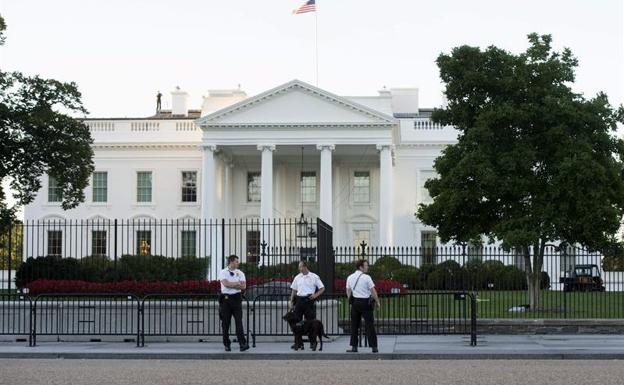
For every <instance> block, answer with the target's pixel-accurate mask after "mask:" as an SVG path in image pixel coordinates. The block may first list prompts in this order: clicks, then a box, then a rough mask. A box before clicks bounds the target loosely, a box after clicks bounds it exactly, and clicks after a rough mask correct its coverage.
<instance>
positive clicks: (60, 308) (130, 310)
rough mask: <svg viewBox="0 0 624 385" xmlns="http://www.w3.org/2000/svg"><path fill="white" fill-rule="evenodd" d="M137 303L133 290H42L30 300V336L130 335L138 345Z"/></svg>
mask: <svg viewBox="0 0 624 385" xmlns="http://www.w3.org/2000/svg"><path fill="white" fill-rule="evenodd" d="M139 309H140V304H139V299H138V298H137V297H136V296H134V295H132V294H71V293H70V294H61V293H55V294H41V295H38V296H37V297H35V299H34V301H33V302H32V307H31V313H32V340H31V346H35V345H36V344H37V336H41V335H54V336H63V335H72V336H76V335H82V336H112V335H116V336H129V337H133V339H135V340H136V344H137V346H139V337H140V325H141V323H140V312H139Z"/></svg>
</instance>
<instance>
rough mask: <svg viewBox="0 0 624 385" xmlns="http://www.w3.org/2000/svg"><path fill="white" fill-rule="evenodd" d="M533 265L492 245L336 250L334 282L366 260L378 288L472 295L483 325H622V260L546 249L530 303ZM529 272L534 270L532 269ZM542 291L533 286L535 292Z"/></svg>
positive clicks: (569, 249)
mask: <svg viewBox="0 0 624 385" xmlns="http://www.w3.org/2000/svg"><path fill="white" fill-rule="evenodd" d="M529 257H530V258H529V260H527V259H526V258H525V256H524V255H522V254H520V253H517V252H516V251H515V250H509V251H505V250H503V249H502V248H500V247H495V246H484V247H476V246H466V247H460V246H452V247H435V248H427V247H369V246H367V245H366V244H362V245H360V246H358V247H337V248H335V260H336V265H335V270H336V276H337V278H344V277H346V275H348V274H350V273H351V272H352V270H353V267H352V264H351V263H350V261H353V260H356V259H358V258H365V259H368V260H369V261H370V263H371V269H370V273H371V275H372V277H373V279H375V280H376V281H383V280H395V281H398V282H400V283H401V284H402V285H403V286H404V288H405V289H406V290H408V291H410V292H423V291H449V290H451V291H452V290H464V291H469V292H475V293H476V295H477V304H478V311H479V318H480V319H483V318H496V319H500V318H527V319H535V318H570V319H596V318H611V319H613V318H620V319H621V318H624V256H621V255H618V254H615V253H614V254H612V255H606V256H605V255H603V254H601V253H599V252H591V251H588V250H586V249H582V248H578V247H573V246H570V245H567V246H564V247H562V246H547V247H546V248H545V251H544V259H543V264H542V266H541V269H539V271H540V273H539V276H540V278H539V290H538V295H537V300H536V301H535V300H534V301H533V303H531V302H532V301H531V298H530V285H529V281H528V279H527V270H529V269H528V268H527V266H530V267H531V269H533V270H535V269H534V268H533V265H532V263H533V255H532V254H531V255H530V256H529ZM529 271H530V270H529ZM537 286H538V285H534V287H537Z"/></svg>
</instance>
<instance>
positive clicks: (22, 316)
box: [0, 293, 32, 345]
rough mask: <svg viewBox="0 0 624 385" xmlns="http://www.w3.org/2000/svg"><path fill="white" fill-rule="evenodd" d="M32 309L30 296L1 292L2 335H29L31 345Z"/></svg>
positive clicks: (0, 315) (0, 326) (0, 331)
mask: <svg viewBox="0 0 624 385" xmlns="http://www.w3.org/2000/svg"><path fill="white" fill-rule="evenodd" d="M31 309H32V300H31V298H30V297H29V296H26V295H21V294H2V293H0V335H14V336H24V337H28V344H29V345H31V344H32V340H31V339H32V318H31V317H32V311H31ZM18 340H21V339H18Z"/></svg>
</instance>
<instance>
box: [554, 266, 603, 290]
mask: <svg viewBox="0 0 624 385" xmlns="http://www.w3.org/2000/svg"><path fill="white" fill-rule="evenodd" d="M559 283H562V284H563V291H605V286H604V281H603V280H602V276H601V275H600V269H599V268H598V266H597V265H575V266H574V267H573V268H572V269H571V270H570V271H566V272H565V273H564V275H563V276H562V277H561V278H560V279H559Z"/></svg>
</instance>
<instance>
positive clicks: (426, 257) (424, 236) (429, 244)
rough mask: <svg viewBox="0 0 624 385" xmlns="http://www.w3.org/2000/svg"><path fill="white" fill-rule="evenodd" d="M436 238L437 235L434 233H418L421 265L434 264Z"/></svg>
mask: <svg viewBox="0 0 624 385" xmlns="http://www.w3.org/2000/svg"><path fill="white" fill-rule="evenodd" d="M436 238H437V233H436V232H435V231H422V232H421V233H420V248H421V253H422V263H423V264H435V263H436V247H437V244H436Z"/></svg>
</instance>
